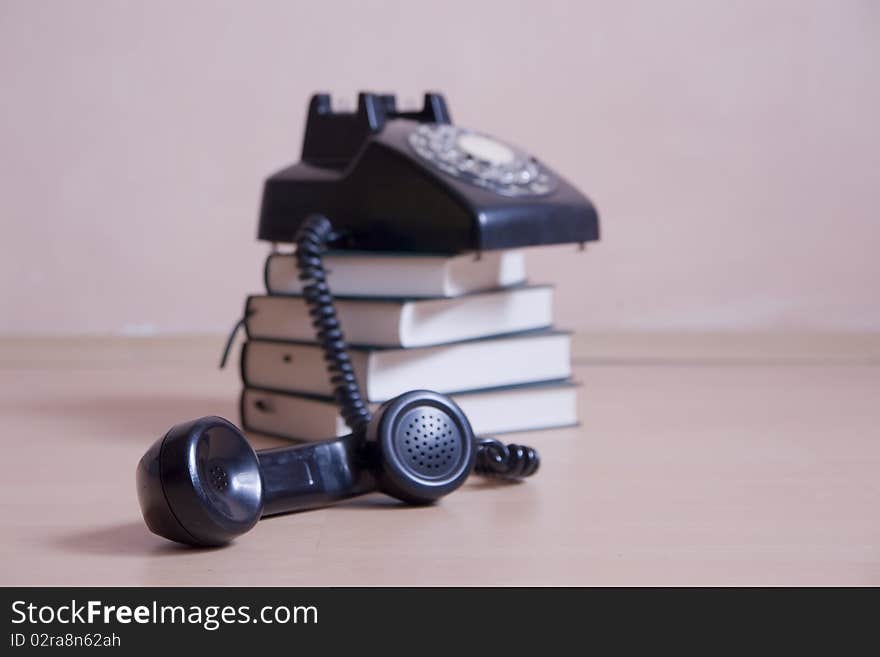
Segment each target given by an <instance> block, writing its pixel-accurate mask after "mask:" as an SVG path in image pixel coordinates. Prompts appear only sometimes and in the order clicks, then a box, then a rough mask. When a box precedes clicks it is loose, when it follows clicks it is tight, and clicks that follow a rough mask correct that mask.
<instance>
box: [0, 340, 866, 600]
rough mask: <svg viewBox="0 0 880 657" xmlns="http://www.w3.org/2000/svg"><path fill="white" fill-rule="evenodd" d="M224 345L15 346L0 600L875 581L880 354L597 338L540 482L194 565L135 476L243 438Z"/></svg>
mask: <svg viewBox="0 0 880 657" xmlns="http://www.w3.org/2000/svg"><path fill="white" fill-rule="evenodd" d="M221 342H222V339H221V338H218V337H210V338H186V339H171V338H169V339H150V340H145V339H125V340H121V339H111V340H97V339H82V340H45V341H43V340H6V341H0V436H2V441H3V458H2V460H0V475H2V476H0V511H2V527H3V529H2V532H0V585H35V584H42V585H49V584H56V585H63V584H83V585H105V584H106V585H125V584H146V585H163V584H168V585H174V584H181V585H212V584H229V585H246V584H247V585H251V584H253V585H355V584H366V585H374V584H402V585H414V584H437V585H453V584H464V585H479V584H527V585H541V584H550V585H567V584H572V585H575V584H584V585H590V584H648V585H652V584H820V585H821V584H875V585H876V584H880V514H878V509H880V479H878V477H877V473H878V471H880V430H878V426H880V364H878V361H877V354H878V350H877V346H878V344H880V341H878V338H877V336H839V335H838V336H745V337H742V338H739V339H738V338H736V337H733V336H719V337H712V336H702V337H695V336H686V335H685V336H673V335H667V336H625V335H623V336H613V335H601V336H599V335H597V336H578V339H577V341H576V347H575V360H576V363H577V364H576V372H577V376H578V378H579V379H580V380H581V381H582V382H583V384H584V385H583V387H582V388H581V390H580V416H581V419H582V422H583V425H582V426H581V427H580V428H578V429H569V430H561V431H548V432H537V433H532V434H527V435H523V436H521V437H518V438H517V439H518V440H519V439H520V438H521V440H522V441H523V442H527V443H529V442H530V443H532V444H534V445H535V446H537V447H539V448H540V450H541V453H542V457H543V466H542V471H541V473H540V475H539V476H538V477H537V478H535V479H534V480H531V481H529V482H527V483H522V484H518V485H496V484H491V483H487V482H481V481H479V480H472V482H471V483H469V484H467V485H466V486H465V487H464V488H463V489H462V490H461V491H459V492H458V493H456V494H455V495H452V496H450V497H448V498H446V499H445V500H443V501H442V503H441V504H439V505H437V506H435V507H432V508H427V509H425V508H419V509H411V508H406V507H402V506H399V505H398V504H397V503H395V502H393V501H391V500H389V499H387V498H384V497H382V496H379V495H374V496H370V497H366V498H362V499H359V500H354V501H351V502H349V503H346V504H343V505H340V506H337V507H333V508H329V509H325V510H321V511H316V512H309V513H303V514H299V515H294V516H285V517H278V518H274V519H271V520H268V521H265V522H261V523H260V524H259V525H258V526H257V528H256V529H255V530H254V531H253V532H251V533H250V534H248V535H247V536H245V537H243V538H241V539H239V540H238V541H237V542H236V543H235V544H233V545H232V546H230V547H228V548H224V549H220V550H211V551H192V550H187V549H181V548H178V547H176V546H174V545H172V544H170V543H167V542H165V541H163V540H162V539H159V538H157V537H155V536H152V535H151V534H150V533H149V532H148V531H147V530H146V529H145V527H144V526H143V524H142V522H141V519H140V514H139V511H138V507H137V501H136V498H135V491H134V466H135V464H136V462H137V460H138V459H139V458H140V456H141V454H142V453H143V451H144V450H145V449H146V447H147V446H148V445H149V444H150V443H151V441H153V440H154V439H155V438H156V437H157V436H158V435H160V434H161V433H163V432H164V431H165V430H166V429H167V428H168V427H169V426H170V425H172V424H174V423H176V422H179V421H181V420H184V419H188V418H190V417H195V416H199V415H207V414H219V415H224V416H227V417H230V419H236V396H237V389H238V382H237V373H236V372H235V371H234V368H233V369H231V370H227V371H225V372H222V373H218V372H217V370H216V369H215V366H216V359H217V355H218V350H219V348H220V344H221ZM253 441H254V443H255V445H256V446H257V447H265V446H269V445H274V444H280V441H272V440H270V439H267V438H261V437H258V436H255V437H253Z"/></svg>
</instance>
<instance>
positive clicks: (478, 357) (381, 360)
mask: <svg viewBox="0 0 880 657" xmlns="http://www.w3.org/2000/svg"><path fill="white" fill-rule="evenodd" d="M570 352H571V336H570V335H569V334H568V333H565V332H561V331H552V330H544V331H531V332H527V333H516V334H512V335H507V336H502V337H497V338H485V339H478V340H469V341H465V342H456V343H452V344H446V345H439V346H433V347H416V348H410V349H402V348H380V347H351V348H349V357H350V358H351V363H352V366H353V368H354V372H355V376H356V378H357V381H358V385H359V386H360V389H361V390H362V391H363V394H364V395H365V396H366V398H367V400H368V401H372V402H382V401H386V400H388V399H391V398H392V397H396V396H397V395H400V394H402V393H404V392H406V391H408V390H414V389H417V388H424V389H428V390H434V391H436V392H441V393H444V394H449V393H453V392H460V391H464V390H478V389H485V388H496V387H500V386H509V385H516V384H523V383H534V382H539V381H553V380H559V379H567V378H568V377H569V376H571V363H570ZM241 378H242V381H243V382H244V384H245V385H246V386H252V387H257V388H268V389H271V390H279V391H283V392H296V393H304V394H312V395H324V396H328V397H329V396H332V394H333V390H332V387H331V385H330V382H329V379H328V375H327V364H326V362H325V360H324V352H323V350H322V349H321V347H320V346H318V345H316V344H309V343H302V342H282V341H270V340H250V341H248V342H246V343H245V344H244V345H243V346H242V351H241Z"/></svg>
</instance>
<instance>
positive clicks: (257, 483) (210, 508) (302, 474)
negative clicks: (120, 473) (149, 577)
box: [137, 390, 476, 546]
mask: <svg viewBox="0 0 880 657" xmlns="http://www.w3.org/2000/svg"><path fill="white" fill-rule="evenodd" d="M474 443H475V441H474V436H473V432H472V430H471V426H470V423H469V422H468V420H467V418H466V417H465V415H464V413H462V411H461V409H460V408H458V406H457V405H456V404H455V403H454V402H453V401H452V400H450V399H449V398H447V397H445V396H443V395H439V394H437V393H434V392H428V391H424V390H416V391H412V392H408V393H406V394H404V395H401V396H399V397H396V398H395V399H393V400H391V401H389V402H387V403H386V404H384V405H383V406H381V407H380V408H379V410H378V411H377V412H376V413H375V414H374V415H373V417H372V418H371V420H370V422H369V424H368V425H367V427H366V429H365V432H355V433H353V434H349V435H348V436H343V437H342V438H337V439H334V440H326V441H322V442H317V443H310V444H307V445H301V446H296V447H280V448H275V449H268V450H262V451H259V452H255V451H254V450H253V449H252V448H251V446H250V445H249V443H248V442H247V439H246V438H245V437H244V435H243V434H242V433H241V431H239V430H238V429H237V428H236V427H235V426H234V425H232V424H231V423H230V422H228V421H226V420H224V419H223V418H219V417H205V418H201V419H199V420H194V421H192V422H187V423H184V424H178V425H176V426H174V427H172V428H171V430H169V431H168V433H167V434H166V435H165V436H164V437H163V438H160V439H159V440H157V441H156V443H154V444H153V446H152V447H150V449H149V450H148V451H147V453H146V454H144V456H143V458H142V459H141V461H140V463H139V464H138V467H137V487H138V500H139V502H140V506H141V512H142V513H143V516H144V520H145V521H146V523H147V526H148V527H149V528H150V530H151V531H152V532H154V533H156V534H158V535H160V536H163V537H164V538H167V539H169V540H172V541H177V542H179V543H187V544H190V545H197V546H216V545H223V544H225V543H228V542H229V541H231V540H232V539H233V538H235V537H236V536H238V535H240V534H243V533H245V532H247V531H248V530H250V529H251V528H253V526H254V525H255V524H256V523H257V521H258V520H259V519H260V518H261V517H264V516H269V515H275V514H280V513H289V512H292V511H304V510H307V509H312V508H316V507H321V506H327V505H328V504H332V503H333V502H336V501H338V500H341V499H345V498H348V497H352V496H354V495H360V494H364V493H368V492H370V491H375V490H379V491H382V492H384V493H386V494H388V495H391V496H393V497H396V498H397V499H400V500H402V501H404V502H407V503H410V504H428V503H430V502H433V501H435V500H437V499H438V498H440V497H442V496H444V495H446V494H448V493H451V492H452V491H454V490H455V489H457V488H458V487H459V486H461V485H462V483H464V481H465V479H467V477H468V476H469V475H470V473H471V471H472V470H473V468H474V462H475V456H476V448H475V444H474Z"/></svg>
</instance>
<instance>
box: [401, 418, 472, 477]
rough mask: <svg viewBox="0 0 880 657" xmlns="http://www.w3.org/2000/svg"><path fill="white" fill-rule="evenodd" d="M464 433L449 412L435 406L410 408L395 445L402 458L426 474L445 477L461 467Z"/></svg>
mask: <svg viewBox="0 0 880 657" xmlns="http://www.w3.org/2000/svg"><path fill="white" fill-rule="evenodd" d="M461 441H462V436H461V431H460V430H459V428H458V426H457V425H456V424H455V422H454V421H453V420H452V418H451V417H449V416H448V415H447V414H446V413H444V412H443V411H441V410H440V409H438V408H435V407H433V406H427V405H426V406H417V407H415V408H412V409H410V410H409V411H407V412H406V413H405V414H404V415H403V417H401V418H400V421H399V423H398V425H397V435H395V436H394V443H395V447H396V448H397V453H398V455H399V456H400V459H401V461H403V463H405V464H406V465H407V466H408V467H409V468H411V469H412V470H413V471H414V472H416V473H418V474H419V475H420V476H422V477H428V478H433V477H437V478H441V477H445V476H448V475H449V474H450V473H451V472H453V471H455V470H456V469H457V468H458V464H459V461H460V460H461V458H462V444H461Z"/></svg>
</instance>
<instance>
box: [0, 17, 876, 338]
mask: <svg viewBox="0 0 880 657" xmlns="http://www.w3.org/2000/svg"><path fill="white" fill-rule="evenodd" d="M878 69H880V2H873V1H869V0H864V1H847V2H843V1H833V0H828V1H813V2H809V1H790V2H782V1H775V2H761V1H758V0H755V1H752V2H731V1H710V0H703V1H684V0H668V1H665V2H651V1H644V2H627V1H616V2H610V1H609V2H586V1H581V2H549V1H542V2H535V1H534V0H532V1H530V2H520V1H515V0H494V1H492V2H477V1H471V2H450V1H445V2H414V1H412V0H411V1H409V2H330V1H326V0H325V1H311V2H290V1H288V2H265V1H261V2H236V3H225V2H191V1H183V2H181V1H175V2H141V3H134V2H94V1H80V2H46V1H10V0H0V180H2V183H0V190H2V194H0V220H2V233H0V307H2V311H0V333H3V334H65V333H100V334H108V333H144V332H157V333H176V332H213V331H223V330H226V329H227V328H228V327H229V326H230V325H231V323H232V322H233V321H234V320H235V318H236V317H237V315H238V314H239V313H240V311H241V306H242V301H243V297H244V295H245V294H246V293H247V292H250V291H256V290H259V288H260V273H261V268H262V260H263V257H264V255H265V253H266V250H267V247H266V246H265V245H263V244H259V243H257V242H256V240H255V237H254V236H255V230H256V212H257V207H258V203H259V198H260V191H261V184H262V180H263V178H264V177H265V176H266V175H267V174H269V173H270V172H272V171H273V170H276V169H278V168H280V167H281V166H283V165H285V164H287V163H290V162H292V161H295V160H297V159H298V158H299V148H300V141H301V138H302V128H303V121H304V116H305V107H306V101H307V98H308V96H309V95H310V94H311V93H312V92H313V91H316V90H328V91H330V92H332V93H333V94H334V96H335V97H336V98H337V99H342V100H345V101H347V102H348V104H349V105H352V104H353V101H354V96H355V94H356V92H357V91H358V90H359V89H362V88H369V89H375V90H392V91H396V92H397V93H398V94H399V95H400V96H401V97H402V98H403V99H412V101H413V102H415V101H416V99H418V98H419V97H420V95H421V93H422V92H423V91H424V90H426V89H436V90H440V91H442V92H444V93H445V94H446V95H447V99H448V101H449V103H450V106H451V109H452V114H453V119H454V120H455V121H456V122H457V123H460V124H462V125H466V126H468V127H472V128H476V129H481V130H484V131H487V132H491V133H493V134H496V135H498V136H500V137H503V138H505V139H507V140H510V141H512V142H514V143H518V144H520V145H522V146H524V147H526V148H527V149H528V150H530V151H532V152H534V153H537V154H538V155H540V156H541V157H542V158H543V159H544V160H545V161H547V162H548V163H550V164H551V165H552V166H553V167H554V168H556V169H557V170H558V171H560V172H562V173H563V174H564V175H566V177H568V178H569V179H571V180H572V181H573V182H575V183H576V184H577V185H578V186H580V187H581V188H582V189H584V190H585V191H586V192H587V194H588V195H590V196H591V197H592V198H593V199H594V200H595V202H596V204H597V205H598V207H599V209H600V211H601V213H602V218H603V224H602V228H603V232H604V235H603V241H602V242H600V243H598V244H596V245H595V246H591V247H590V248H589V249H588V251H587V252H586V253H583V254H579V253H577V252H576V251H575V250H574V249H573V248H571V247H554V248H551V249H541V250H536V251H534V252H532V253H531V254H530V260H529V267H530V270H531V272H532V273H533V277H534V278H536V279H541V280H550V281H555V282H557V283H558V313H557V315H558V318H559V321H560V323H562V324H564V325H566V326H569V327H580V328H590V329H646V330H666V329H685V330H714V329H719V330H752V329H759V330H777V329H779V330H782V329H802V330H844V331H860V330H880V303H878V282H880V259H878V257H877V249H878V237H880V217H878V209H877V208H878V201H880V199H878V193H880V129H878V117H880V79H878Z"/></svg>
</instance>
